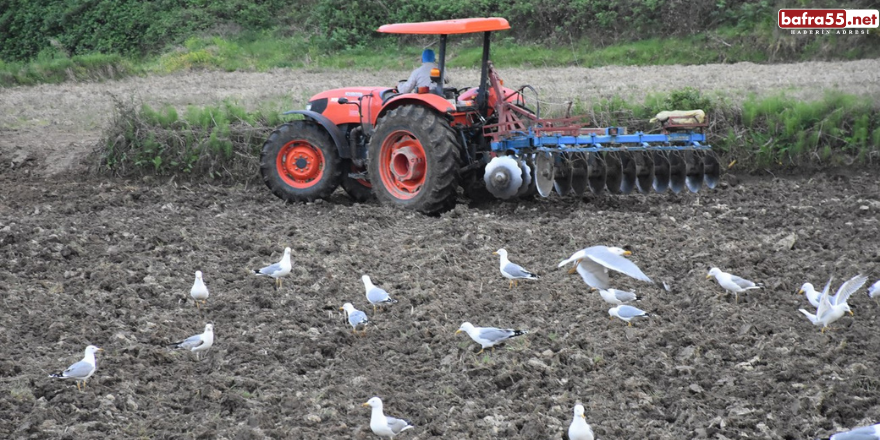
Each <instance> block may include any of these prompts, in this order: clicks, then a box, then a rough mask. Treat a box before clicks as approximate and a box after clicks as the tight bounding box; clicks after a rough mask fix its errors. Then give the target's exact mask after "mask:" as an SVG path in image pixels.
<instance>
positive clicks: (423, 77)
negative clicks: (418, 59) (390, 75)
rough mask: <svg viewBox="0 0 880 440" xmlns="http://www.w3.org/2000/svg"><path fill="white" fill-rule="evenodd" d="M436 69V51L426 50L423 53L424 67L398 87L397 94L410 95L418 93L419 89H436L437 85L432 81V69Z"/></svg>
mask: <svg viewBox="0 0 880 440" xmlns="http://www.w3.org/2000/svg"><path fill="white" fill-rule="evenodd" d="M436 68H437V65H436V64H434V51H433V50H431V49H425V50H424V51H422V65H421V66H419V67H417V68H416V69H415V70H413V72H412V73H411V74H410V75H409V79H408V80H406V82H401V83H400V84H399V85H398V86H397V92H398V93H410V92H417V91H418V90H419V87H429V88H434V87H436V86H437V84H435V83H434V82H433V81H431V69H436Z"/></svg>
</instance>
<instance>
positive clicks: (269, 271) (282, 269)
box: [254, 247, 291, 290]
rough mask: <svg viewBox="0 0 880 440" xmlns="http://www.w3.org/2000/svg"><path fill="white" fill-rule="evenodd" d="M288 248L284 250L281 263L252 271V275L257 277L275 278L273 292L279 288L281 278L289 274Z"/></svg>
mask: <svg viewBox="0 0 880 440" xmlns="http://www.w3.org/2000/svg"><path fill="white" fill-rule="evenodd" d="M290 268H291V264H290V248H289V247H287V248H284V256H283V257H281V261H279V262H277V263H275V264H273V265H271V266H266V267H264V268H262V269H259V270H254V273H255V274H257V275H265V276H270V277H272V278H275V290H278V288H279V287H281V277H283V276H285V275H287V274H289V273H290Z"/></svg>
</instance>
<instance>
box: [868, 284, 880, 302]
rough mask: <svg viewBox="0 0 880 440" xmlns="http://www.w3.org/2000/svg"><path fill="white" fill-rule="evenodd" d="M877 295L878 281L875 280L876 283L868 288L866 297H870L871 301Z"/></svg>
mask: <svg viewBox="0 0 880 440" xmlns="http://www.w3.org/2000/svg"><path fill="white" fill-rule="evenodd" d="M878 295H880V280H877V282H876V283H874V284H873V285H871V287H868V296H869V297H871V298H872V299H873V298H874V297H875V296H878Z"/></svg>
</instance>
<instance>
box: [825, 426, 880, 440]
mask: <svg viewBox="0 0 880 440" xmlns="http://www.w3.org/2000/svg"><path fill="white" fill-rule="evenodd" d="M825 440H880V424H876V425H871V426H862V427H861V428H856V429H853V430H851V431H846V432H838V433H837V434H834V435H832V436H831V437H826V438H825Z"/></svg>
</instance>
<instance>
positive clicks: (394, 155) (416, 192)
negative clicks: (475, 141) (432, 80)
mask: <svg viewBox="0 0 880 440" xmlns="http://www.w3.org/2000/svg"><path fill="white" fill-rule="evenodd" d="M459 152H460V146H459V142H458V140H457V138H456V134H455V130H453V129H452V127H450V126H449V123H447V122H446V120H444V119H443V118H442V117H441V116H439V115H437V114H436V113H434V112H432V111H430V110H428V109H427V108H425V107H422V106H416V105H407V106H402V107H399V108H396V109H394V110H391V111H390V112H389V113H388V114H387V115H386V116H384V117H383V118H382V119H380V120H379V122H378V124H377V125H376V131H375V132H374V133H373V136H372V138H371V140H370V151H369V153H370V155H369V159H370V160H369V166H368V169H369V171H370V172H369V175H370V182H371V183H372V184H373V193H375V194H376V197H377V198H378V199H379V201H380V202H382V203H383V204H386V205H392V206H396V207H399V208H404V209H412V210H416V211H419V212H422V213H425V214H436V213H439V212H441V211H445V210H448V209H451V208H453V207H454V206H455V197H456V186H457V184H458V182H457V164H458V157H459Z"/></svg>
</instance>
